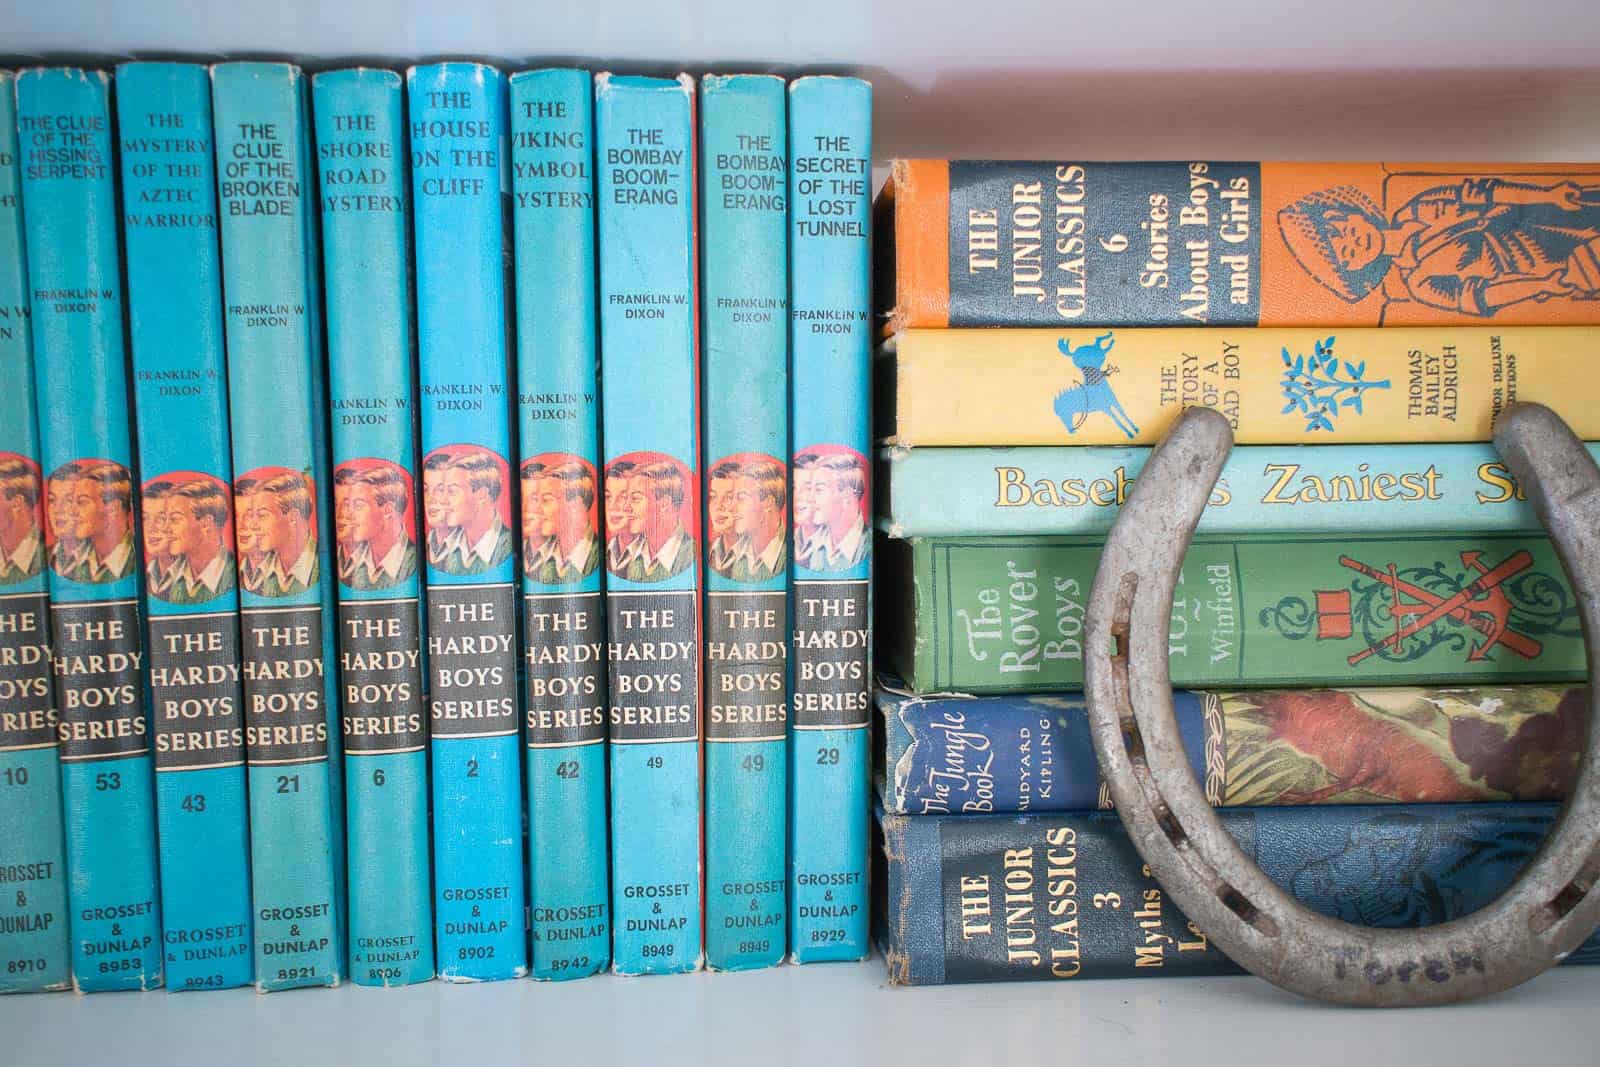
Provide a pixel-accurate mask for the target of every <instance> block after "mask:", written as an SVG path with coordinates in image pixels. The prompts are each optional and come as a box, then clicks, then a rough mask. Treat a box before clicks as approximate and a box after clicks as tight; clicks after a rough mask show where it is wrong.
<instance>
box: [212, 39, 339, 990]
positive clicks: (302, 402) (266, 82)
mask: <svg viewBox="0 0 1600 1067" xmlns="http://www.w3.org/2000/svg"><path fill="white" fill-rule="evenodd" d="M212 101H213V106H214V109H215V116H216V128H217V169H218V189H219V193H220V196H219V200H220V204H221V213H222V269H223V285H224V291H225V292H226V294H227V302H226V309H225V316H224V322H225V324H226V333H227V341H228V357H229V358H228V389H229V393H230V395H231V397H232V412H233V467H234V477H235V481H234V495H235V500H236V502H237V508H238V511H239V515H240V517H241V518H240V524H239V526H240V529H239V539H240V561H239V584H240V587H241V590H242V592H241V598H240V603H241V616H242V622H241V625H242V630H243V661H244V662H243V667H244V670H243V674H244V695H245V702H246V716H245V721H246V723H247V724H248V735H247V741H248V748H249V761H250V766H249V791H250V824H251V831H250V832H251V852H252V861H253V870H254V873H253V883H254V898H255V918H256V987H257V988H258V989H260V990H262V991H264V992H265V991H271V990H276V989H288V988H293V987H296V986H315V985H337V984H338V982H339V981H340V979H341V978H342V977H343V974H344V961H345V957H346V953H345V922H344V918H345V862H344V860H345V857H344V798H343V795H342V785H343V775H342V767H341V749H340V713H339V693H338V683H337V676H336V674H335V672H334V671H333V670H332V669H331V668H332V666H333V664H332V662H331V661H332V657H333V655H334V649H335V643H334V642H335V638H334V629H333V626H334V601H333V577H332V575H331V573H330V568H331V567H332V557H331V554H330V552H329V541H330V539H331V535H332V529H331V527H332V523H331V522H330V515H331V514H332V509H331V507H330V503H331V501H330V497H329V492H328V490H329V485H328V482H329V477H328V459H327V456H328V454H327V428H326V417H327V412H326V411H325V409H324V406H323V392H324V386H323V385H322V379H323V375H324V373H325V370H326V365H325V362H324V357H323V351H322V334H321V313H320V311H319V310H318V308H319V305H320V303H321V293H320V290H319V288H318V286H317V280H316V272H315V270H314V266H315V259H316V256H315V245H314V243H313V241H314V233H315V231H314V222H313V216H312V208H313V203H314V201H313V197H314V195H315V190H314V189H313V187H312V184H311V183H312V181H313V178H314V174H313V168H312V160H311V158H310V155H309V153H308V151H307V147H308V140H307V137H308V134H307V128H308V122H309V105H308V100H307V89H306V84H305V78H304V76H303V75H302V74H301V72H300V69H299V68H298V67H295V66H291V65H289V64H285V63H252V62H241V63H220V64H218V65H216V66H215V67H213V68H212Z"/></svg>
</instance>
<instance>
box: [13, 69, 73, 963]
mask: <svg viewBox="0 0 1600 1067" xmlns="http://www.w3.org/2000/svg"><path fill="white" fill-rule="evenodd" d="M14 81H15V79H14V77H13V75H12V73H11V72H10V71H8V70H0V382H5V383H6V388H5V389H4V390H0V797H3V798H4V803H0V870H3V871H6V872H9V873H8V874H7V876H6V878H5V881H4V888H5V891H4V892H0V993H26V992H35V991H38V990H44V989H64V988H66V986H67V984H68V983H69V982H70V981H71V979H72V961H71V958H70V953H69V950H68V942H69V941H70V935H69V933H68V926H67V871H66V865H67V859H66V852H65V845H64V843H63V841H62V836H61V768H60V766H59V764H58V762H57V751H56V725H57V718H56V703H55V692H54V688H53V687H52V686H51V684H50V630H49V626H50V593H49V590H48V589H46V588H45V537H44V506H43V503H44V501H43V497H44V493H43V480H42V479H41V478H40V474H39V454H40V453H39V430H38V423H37V422H36V421H35V419H34V408H33V344H32V338H31V337H30V336H29V333H28V278H27V274H28V262H27V256H26V251H25V248H24V245H23V239H22V196H21V192H20V188H21V186H20V178H19V173H18V166H17V110H16V94H15V92H14Z"/></svg>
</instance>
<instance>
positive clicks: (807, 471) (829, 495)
mask: <svg viewBox="0 0 1600 1067" xmlns="http://www.w3.org/2000/svg"><path fill="white" fill-rule="evenodd" d="M867 508H868V496H867V460H866V457H865V456H863V455H862V454H861V453H860V452H857V451H856V450H855V449H852V448H846V447H845V446H843V445H812V446H811V447H809V448H806V449H802V450H801V451H799V452H797V453H795V457H794V557H795V563H797V564H798V565H799V566H801V567H804V568H806V569H807V570H813V571H822V572H824V573H833V572H838V571H847V570H850V569H852V568H854V567H856V566H858V565H859V564H860V563H861V562H862V561H863V560H865V559H866V558H867V554H868V553H869V552H871V551H872V537H871V533H870V530H869V528H868V516H867Z"/></svg>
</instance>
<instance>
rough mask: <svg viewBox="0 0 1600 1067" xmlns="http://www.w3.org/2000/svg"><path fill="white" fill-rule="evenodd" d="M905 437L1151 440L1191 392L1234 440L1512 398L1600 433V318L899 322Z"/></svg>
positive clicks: (1425, 436) (1432, 435)
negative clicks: (1377, 322)
mask: <svg viewBox="0 0 1600 1067" xmlns="http://www.w3.org/2000/svg"><path fill="white" fill-rule="evenodd" d="M886 358H887V359H888V360H889V361H890V363H889V364H888V365H887V366H886V368H885V369H891V370H892V381H891V382H888V383H885V385H886V388H884V389H883V390H881V393H880V395H881V398H882V400H883V401H884V404H883V408H884V414H885V420H884V422H885V425H884V426H883V427H882V428H881V431H880V432H881V433H882V434H883V435H884V436H886V437H887V438H888V439H889V442H890V443H892V444H900V445H1067V444H1080V445H1115V444H1138V445H1153V444H1155V443H1156V442H1158V441H1160V440H1161V438H1162V437H1163V436H1164V435H1165V434H1166V432H1167V430H1168V429H1169V428H1170V427H1171V426H1172V424H1173V422H1174V420H1175V419H1176V418H1177V416H1178V414H1179V413H1180V412H1181V411H1182V410H1183V409H1184V408H1186V407H1193V406H1195V405H1204V406H1206V407H1213V408H1217V409H1218V410H1220V411H1221V412H1222V413H1223V414H1225V415H1227V417H1228V421H1229V422H1230V423H1231V424H1232V425H1233V431H1234V437H1235V440H1237V441H1238V443H1240V444H1362V443H1371V442H1402V441H1413V442H1415V441H1487V440H1489V439H1490V432H1491V429H1492V427H1493V425H1494V419H1495V417H1496V416H1498V415H1499V413H1500V412H1501V411H1502V410H1503V409H1504V408H1505V407H1506V405H1508V404H1510V403H1513V402H1515V401H1519V400H1521V401H1538V402H1539V403H1542V404H1547V405H1549V406H1550V407H1551V408H1553V409H1555V411H1557V412H1558V413H1559V414H1560V415H1561V416H1562V418H1564V419H1566V420H1567V422H1568V423H1570V424H1571V426H1572V428H1573V430H1574V431H1575V432H1576V433H1577V434H1578V436H1579V437H1581V438H1584V439H1585V440H1594V439H1600V328H1594V327H1584V326H1531V327H1507V328H1491V327H1476V326H1473V327H1429V328H1387V329H1352V330H1333V331H1330V330H1326V329H1323V330H1307V329H1277V328H1267V329H1254V328H1244V327H1240V328H1227V327H1218V328H1212V329H1170V328H1169V329H1119V330H1039V329H969V330H905V331H903V332H901V333H900V334H898V335H897V336H896V337H895V338H894V340H893V341H892V342H891V344H890V346H889V351H888V353H887V356H886Z"/></svg>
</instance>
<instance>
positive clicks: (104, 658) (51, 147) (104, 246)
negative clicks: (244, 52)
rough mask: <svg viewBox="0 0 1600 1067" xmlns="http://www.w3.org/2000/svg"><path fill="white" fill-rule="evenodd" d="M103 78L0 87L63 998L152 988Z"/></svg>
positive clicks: (155, 938)
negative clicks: (39, 566)
mask: <svg viewBox="0 0 1600 1067" xmlns="http://www.w3.org/2000/svg"><path fill="white" fill-rule="evenodd" d="M110 83H111V78H110V76H109V75H107V74H105V73H104V72H102V71H96V70H79V69H76V68H51V69H44V68H41V69H35V70H27V71H23V72H22V73H21V74H19V75H18V76H17V127H18V139H19V143H20V145H21V148H22V153H21V165H22V209H23V218H24V220H25V228H26V233H27V239H26V246H27V249H28V284H29V289H30V291H31V295H32V325H33V350H34V355H35V360H36V362H35V386H36V389H37V398H38V410H39V412H40V414H41V416H42V420H41V424H40V427H39V428H40V437H41V443H42V446H43V447H42V449H41V453H42V456H43V459H44V462H43V464H42V468H43V470H45V471H46V472H47V474H46V489H45V498H46V515H45V543H46V545H47V546H48V554H49V572H50V573H49V583H50V624H51V646H52V649H53V651H54V657H55V658H54V666H55V682H56V696H57V699H58V701H59V705H58V706H59V710H60V716H61V718H60V723H59V726H58V731H57V736H58V739H59V743H60V758H61V786H62V799H63V807H64V809H65V820H66V847H67V872H68V876H69V883H68V886H69V899H70V902H71V905H72V916H73V921H72V977H73V981H74V982H75V983H76V985H77V987H78V988H79V989H80V990H83V991H85V992H95V991H100V990H109V989H150V988H152V987H154V986H158V985H160V984H161V977H162V969H161V905H160V900H159V888H158V884H157V883H158V878H157V873H156V862H157V861H156V825H155V786H154V782H153V781H152V778H153V770H152V761H151V755H150V750H151V742H150V726H149V720H148V718H147V715H146V710H145V692H144V679H143V678H142V677H141V668H142V667H143V666H144V624H143V620H142V619H141V618H140V611H139V579H140V571H139V566H138V549H137V547H136V540H135V538H136V535H137V531H136V529H135V519H134V512H133V472H132V467H133V464H134V457H133V441H132V428H131V426H130V421H131V420H130V418H129V411H128V397H129V390H128V380H127V372H126V368H125V365H124V350H123V336H122V316H123V307H122V269H121V262H120V259H119V256H118V248H117V205H116V186H115V181H116V171H115V166H114V162H113V151H112V143H111V104H110Z"/></svg>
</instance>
